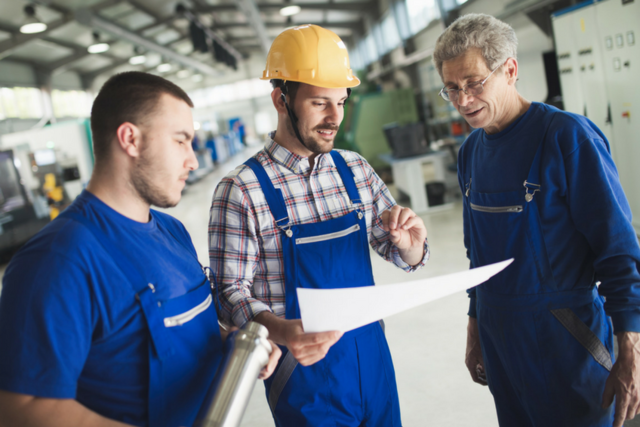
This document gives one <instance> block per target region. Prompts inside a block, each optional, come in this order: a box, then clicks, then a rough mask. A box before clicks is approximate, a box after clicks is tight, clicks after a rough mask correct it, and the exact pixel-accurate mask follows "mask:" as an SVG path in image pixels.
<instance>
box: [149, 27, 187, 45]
mask: <svg viewBox="0 0 640 427" xmlns="http://www.w3.org/2000/svg"><path fill="white" fill-rule="evenodd" d="M181 37H182V34H180V33H179V32H177V31H176V30H174V29H173V28H169V29H167V30H165V31H162V32H161V33H158V34H156V36H155V37H154V38H153V39H154V40H155V41H156V43H158V44H161V45H165V44H167V43H171V42H172V41H175V40H178V39H179V38H181Z"/></svg>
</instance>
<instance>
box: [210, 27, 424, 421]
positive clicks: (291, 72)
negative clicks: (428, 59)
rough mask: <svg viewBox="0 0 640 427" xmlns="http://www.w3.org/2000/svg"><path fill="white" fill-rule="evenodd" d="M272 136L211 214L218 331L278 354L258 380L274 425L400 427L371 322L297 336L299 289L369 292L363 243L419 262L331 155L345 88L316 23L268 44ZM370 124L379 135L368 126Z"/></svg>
mask: <svg viewBox="0 0 640 427" xmlns="http://www.w3.org/2000/svg"><path fill="white" fill-rule="evenodd" d="M262 79H263V80H271V83H272V84H273V87H274V90H273V92H272V94H271V98H272V100H273V105H274V107H275V108H276V110H277V112H278V128H277V130H276V131H275V132H274V133H272V134H271V141H269V142H268V143H267V144H266V146H265V148H264V149H263V150H261V151H260V152H259V153H258V154H256V155H255V156H254V157H253V158H251V159H249V160H248V161H247V162H246V163H244V164H242V165H240V166H239V167H237V168H236V169H235V170H234V171H233V172H231V173H229V174H228V175H227V176H226V177H225V178H224V179H223V180H222V181H221V182H220V184H219V185H218V187H217V189H216V191H215V194H214V197H213V203H212V206H211V218H210V224H209V254H210V255H209V256H210V261H211V268H212V270H213V271H214V272H215V275H216V278H217V279H218V285H219V290H218V297H219V299H220V303H221V310H220V311H219V316H220V317H221V320H222V322H223V323H227V324H235V325H238V326H241V325H243V324H244V323H245V322H247V321H249V320H254V321H257V322H259V323H262V324H263V325H265V326H266V327H267V328H268V329H269V334H270V337H271V338H272V339H273V340H274V341H275V342H277V343H278V344H280V345H281V347H282V349H283V357H282V358H281V360H280V363H279V365H278V368H277V370H276V373H275V374H274V375H273V377H272V379H270V380H269V381H267V382H266V383H265V385H266V390H267V398H268V401H269V406H270V407H271V411H272V413H273V417H274V419H275V422H276V425H277V426H278V427H285V426H286V427H288V426H292V427H293V426H295V427H301V426H325V425H327V426H336V425H339V426H354V427H359V426H367V427H370V426H380V427H383V426H384V427H393V426H400V425H401V421H400V408H399V403H398V393H397V388H396V380H395V373H394V369H393V364H392V362H391V354H390V353H389V348H388V346H387V342H386V339H385V336H384V331H383V329H382V325H381V323H378V322H376V323H373V324H370V325H367V326H364V327H362V328H359V329H356V330H354V331H349V332H346V333H344V334H342V333H341V332H340V331H329V332H321V333H305V332H304V330H303V327H302V323H301V321H300V309H299V306H298V301H297V296H296V289H297V288H349V287H359V286H371V285H374V280H373V274H372V270H371V259H370V258H369V245H371V247H372V248H373V249H374V250H375V251H376V252H377V253H378V254H379V255H380V256H382V257H383V258H384V259H386V260H387V261H390V262H393V263H394V264H396V265H397V266H398V267H400V268H402V269H403V270H405V271H407V272H411V271H415V270H417V269H419V268H420V267H422V266H423V265H424V263H425V262H426V261H427V259H428V258H429V248H428V245H427V240H426V237H427V231H426V229H425V226H424V223H423V221H422V220H421V219H420V218H419V217H417V216H416V214H415V213H413V212H412V211H411V210H410V209H408V208H402V207H400V206H398V205H396V203H395V201H394V200H393V198H392V197H391V195H390V194H389V191H388V190H387V188H386V186H385V185H384V183H383V182H382V180H381V179H380V178H379V177H378V175H376V173H375V172H374V170H373V169H372V168H371V166H370V165H369V164H368V163H367V162H366V160H365V159H363V158H362V157H361V156H360V155H358V154H356V153H353V152H349V151H344V150H333V141H334V139H335V136H336V133H337V131H338V128H339V126H340V123H341V122H342V119H343V116H344V104H345V102H346V100H347V98H348V97H349V94H350V91H351V89H350V88H352V87H354V86H357V85H359V84H360V81H359V80H358V78H357V77H355V76H354V75H353V72H352V70H351V69H350V67H349V56H348V54H347V49H346V46H345V45H344V43H343V42H342V40H340V38H339V37H338V36H337V35H336V34H334V33H333V32H331V31H329V30H326V29H324V28H321V27H318V26H316V25H304V26H300V27H296V28H292V29H288V30H286V31H284V32H283V33H282V34H280V35H279V36H278V37H277V38H276V39H275V40H274V42H273V45H272V46H271V50H270V51H269V54H268V56H267V65H266V70H265V71H264V73H263V76H262ZM372 125H379V124H376V123H372Z"/></svg>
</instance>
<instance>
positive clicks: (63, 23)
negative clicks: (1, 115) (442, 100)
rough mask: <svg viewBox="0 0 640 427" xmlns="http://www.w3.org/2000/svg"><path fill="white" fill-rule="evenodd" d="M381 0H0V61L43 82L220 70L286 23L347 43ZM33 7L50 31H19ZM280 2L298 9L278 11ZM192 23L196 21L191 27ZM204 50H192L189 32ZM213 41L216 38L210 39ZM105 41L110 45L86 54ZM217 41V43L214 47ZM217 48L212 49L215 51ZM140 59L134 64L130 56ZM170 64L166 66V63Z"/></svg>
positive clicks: (262, 48) (257, 49)
mask: <svg viewBox="0 0 640 427" xmlns="http://www.w3.org/2000/svg"><path fill="white" fill-rule="evenodd" d="M378 4H379V1H378V0H293V1H289V0H39V1H35V2H34V1H26V0H0V11H1V13H0V60H10V61H14V62H21V63H27V64H29V65H31V66H32V67H33V68H34V69H35V70H36V71H37V74H38V75H39V76H40V77H39V78H41V79H42V80H43V82H41V83H43V84H46V79H47V78H49V79H50V78H51V75H53V74H58V73H62V72H64V71H75V72H77V73H78V74H79V75H80V77H81V79H82V81H83V85H84V86H85V87H89V86H90V85H91V84H92V82H93V80H94V79H95V78H96V77H97V76H99V75H101V74H109V73H113V72H115V71H122V70H123V69H135V70H141V71H153V72H156V71H157V70H159V68H158V67H159V66H160V65H161V64H169V65H166V70H167V71H164V73H165V74H166V75H168V76H170V75H172V74H176V73H179V72H182V73H190V74H194V75H195V74H203V75H205V76H207V75H208V76H223V75H225V74H226V73H227V72H228V71H229V68H231V67H233V68H235V65H236V64H237V62H239V61H241V60H243V59H246V58H249V57H251V56H252V55H256V54H257V55H261V56H263V55H264V53H265V52H266V50H267V49H268V46H269V45H270V43H271V40H273V38H274V37H275V36H277V35H278V34H279V33H280V32H282V31H283V30H284V29H285V28H287V27H290V26H293V25H298V24H305V23H314V24H318V25H322V26H324V27H327V28H329V29H331V30H333V31H335V32H336V33H337V34H338V35H340V36H341V37H342V38H343V39H344V40H345V41H346V42H347V43H348V44H349V43H353V41H354V38H355V37H359V36H360V35H362V34H363V33H364V19H366V18H365V17H366V16H370V17H371V18H372V19H376V18H377V17H378V15H379V11H378ZM28 5H33V6H34V9H35V15H36V17H37V19H38V20H39V21H42V22H44V23H46V24H47V29H46V30H45V31H43V32H40V33H37V34H22V33H21V32H20V27H21V26H22V25H23V24H24V23H25V20H26V19H27V16H26V14H25V6H28ZM285 6H299V7H300V12H299V13H297V14H295V15H293V16H288V17H287V16H283V15H282V14H281V13H280V10H281V9H282V8H283V7H285ZM193 27H197V29H196V30H194V28H193ZM194 31H199V32H200V33H201V34H202V33H204V34H205V35H206V38H207V40H208V41H207V43H208V49H206V48H204V49H201V50H207V51H206V52H202V51H201V50H196V49H194V44H193V34H194V33H193V32H194ZM214 41H215V43H214ZM97 43H106V44H107V45H108V50H106V51H104V52H101V53H89V51H88V48H89V47H90V46H92V45H95V44H97ZM214 45H215V46H214ZM214 47H215V51H214ZM135 56H139V57H143V56H144V60H143V62H142V63H140V64H137V65H131V64H130V62H131V61H132V59H131V58H132V57H135ZM169 67H170V68H169Z"/></svg>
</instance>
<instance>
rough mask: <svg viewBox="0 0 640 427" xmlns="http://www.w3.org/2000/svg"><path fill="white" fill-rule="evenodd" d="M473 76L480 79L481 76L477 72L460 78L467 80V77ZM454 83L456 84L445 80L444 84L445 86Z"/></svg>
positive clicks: (453, 83)
mask: <svg viewBox="0 0 640 427" xmlns="http://www.w3.org/2000/svg"><path fill="white" fill-rule="evenodd" d="M474 77H478V78H479V79H480V80H482V77H480V75H479V74H471V75H468V76H464V77H463V78H462V80H469V79H471V78H474ZM474 81H476V80H474ZM470 83H471V82H470ZM455 84H456V83H455V82H445V84H444V85H445V86H446V85H455Z"/></svg>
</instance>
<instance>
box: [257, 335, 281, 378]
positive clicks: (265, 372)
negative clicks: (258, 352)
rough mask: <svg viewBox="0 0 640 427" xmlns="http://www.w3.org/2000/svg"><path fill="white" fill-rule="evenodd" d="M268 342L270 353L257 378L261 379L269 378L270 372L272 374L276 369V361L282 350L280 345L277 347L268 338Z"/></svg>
mask: <svg viewBox="0 0 640 427" xmlns="http://www.w3.org/2000/svg"><path fill="white" fill-rule="evenodd" d="M269 344H271V348H272V350H271V354H270V355H269V362H268V363H267V366H265V367H264V368H262V371H260V375H259V376H258V378H259V379H261V380H264V379H266V378H269V377H270V376H271V374H273V371H274V370H275V369H276V366H278V361H279V360H280V356H282V350H280V347H278V346H277V345H276V343H274V342H273V341H271V340H269Z"/></svg>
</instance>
